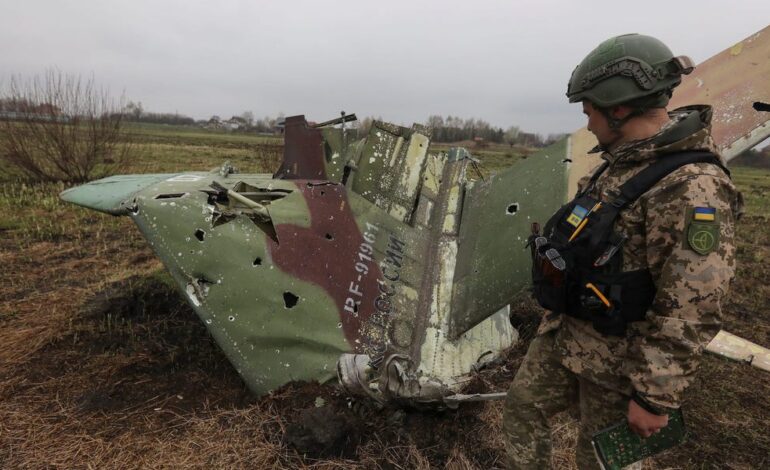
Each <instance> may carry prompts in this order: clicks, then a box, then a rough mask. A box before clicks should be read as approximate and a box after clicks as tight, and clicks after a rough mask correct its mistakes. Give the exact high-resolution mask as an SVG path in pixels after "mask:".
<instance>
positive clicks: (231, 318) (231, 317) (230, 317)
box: [227, 315, 235, 321]
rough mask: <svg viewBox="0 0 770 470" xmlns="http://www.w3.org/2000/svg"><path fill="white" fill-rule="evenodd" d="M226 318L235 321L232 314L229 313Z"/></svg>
mask: <svg viewBox="0 0 770 470" xmlns="http://www.w3.org/2000/svg"><path fill="white" fill-rule="evenodd" d="M227 319H228V320H230V321H235V317H234V316H232V315H230V316H229V317H227Z"/></svg>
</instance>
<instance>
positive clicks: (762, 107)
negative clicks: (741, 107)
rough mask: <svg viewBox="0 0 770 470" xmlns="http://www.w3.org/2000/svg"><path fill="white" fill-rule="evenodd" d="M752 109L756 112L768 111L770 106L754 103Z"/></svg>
mask: <svg viewBox="0 0 770 470" xmlns="http://www.w3.org/2000/svg"><path fill="white" fill-rule="evenodd" d="M753 107H754V109H756V110H757V111H770V104H767V103H763V102H761V101H755V102H754V105H753Z"/></svg>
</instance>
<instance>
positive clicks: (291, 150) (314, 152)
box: [273, 116, 327, 180]
mask: <svg viewBox="0 0 770 470" xmlns="http://www.w3.org/2000/svg"><path fill="white" fill-rule="evenodd" d="M284 133H285V137H284V147H283V162H282V163H281V167H280V168H279V169H278V171H277V172H276V173H275V175H273V177H274V178H282V179H314V180H325V179H327V178H326V165H325V163H324V159H325V156H324V148H323V136H322V135H321V130H320V129H314V128H311V127H308V125H307V121H306V120H305V116H291V117H288V118H286V121H285V124H284Z"/></svg>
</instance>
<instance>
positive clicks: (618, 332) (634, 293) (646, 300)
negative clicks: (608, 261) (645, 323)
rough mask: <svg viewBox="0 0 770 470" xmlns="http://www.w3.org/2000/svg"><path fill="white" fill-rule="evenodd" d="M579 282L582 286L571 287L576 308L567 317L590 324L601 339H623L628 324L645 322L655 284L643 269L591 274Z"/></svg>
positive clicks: (648, 273)
mask: <svg viewBox="0 0 770 470" xmlns="http://www.w3.org/2000/svg"><path fill="white" fill-rule="evenodd" d="M583 279H584V280H585V281H586V283H585V285H582V286H575V287H576V289H577V290H578V293H577V295H576V297H577V299H578V302H577V305H578V306H579V307H578V308H576V309H573V310H571V311H568V312H567V313H568V314H570V315H573V316H575V317H578V318H581V319H584V320H587V321H590V322H591V324H592V325H593V327H594V329H595V330H596V331H598V332H599V333H602V334H604V335H611V336H623V335H625V332H626V327H627V326H628V324H629V323H631V322H635V321H641V320H644V319H645V318H646V314H647V309H648V308H649V307H650V305H652V301H653V299H654V297H655V284H654V283H653V281H652V276H651V275H650V272H649V270H647V269H640V270H636V271H626V272H622V273H614V274H598V273H591V274H589V275H587V276H585V277H584V278H583ZM589 284H590V285H591V286H592V287H593V289H591V288H589V287H588V285H589ZM594 289H595V290H594ZM600 296H601V297H600ZM608 304H609V305H608Z"/></svg>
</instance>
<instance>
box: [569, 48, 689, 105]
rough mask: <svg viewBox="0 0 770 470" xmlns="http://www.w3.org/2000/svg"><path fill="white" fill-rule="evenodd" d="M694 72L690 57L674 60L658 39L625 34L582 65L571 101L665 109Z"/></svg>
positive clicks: (572, 84) (571, 84)
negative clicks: (684, 79) (672, 92)
mask: <svg viewBox="0 0 770 470" xmlns="http://www.w3.org/2000/svg"><path fill="white" fill-rule="evenodd" d="M693 68H694V66H693V63H692V60H691V59H690V58H689V57H687V56H679V57H674V55H673V54H672V53H671V50H670V49H669V48H668V47H667V46H666V45H665V44H663V43H662V42H661V41H659V40H658V39H655V38H654V37H651V36H644V35H641V34H624V35H622V36H616V37H613V38H610V39H607V40H606V41H604V42H602V43H601V44H599V47H597V48H596V49H594V50H593V51H591V52H590V53H589V54H588V55H587V56H586V58H585V59H583V61H582V62H580V64H579V65H578V66H577V67H576V68H575V70H574V71H573V72H572V77H571V78H570V81H569V84H568V85H567V97H568V98H569V102H570V103H576V102H578V101H582V100H588V101H590V102H591V103H592V104H594V105H595V106H597V107H600V108H608V107H611V106H615V105H619V104H632V105H643V106H644V107H665V106H666V105H667V104H668V99H669V98H670V97H671V90H673V89H674V88H675V87H676V86H677V85H679V83H681V81H682V75H683V74H685V75H686V74H688V73H690V72H692V70H693Z"/></svg>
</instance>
